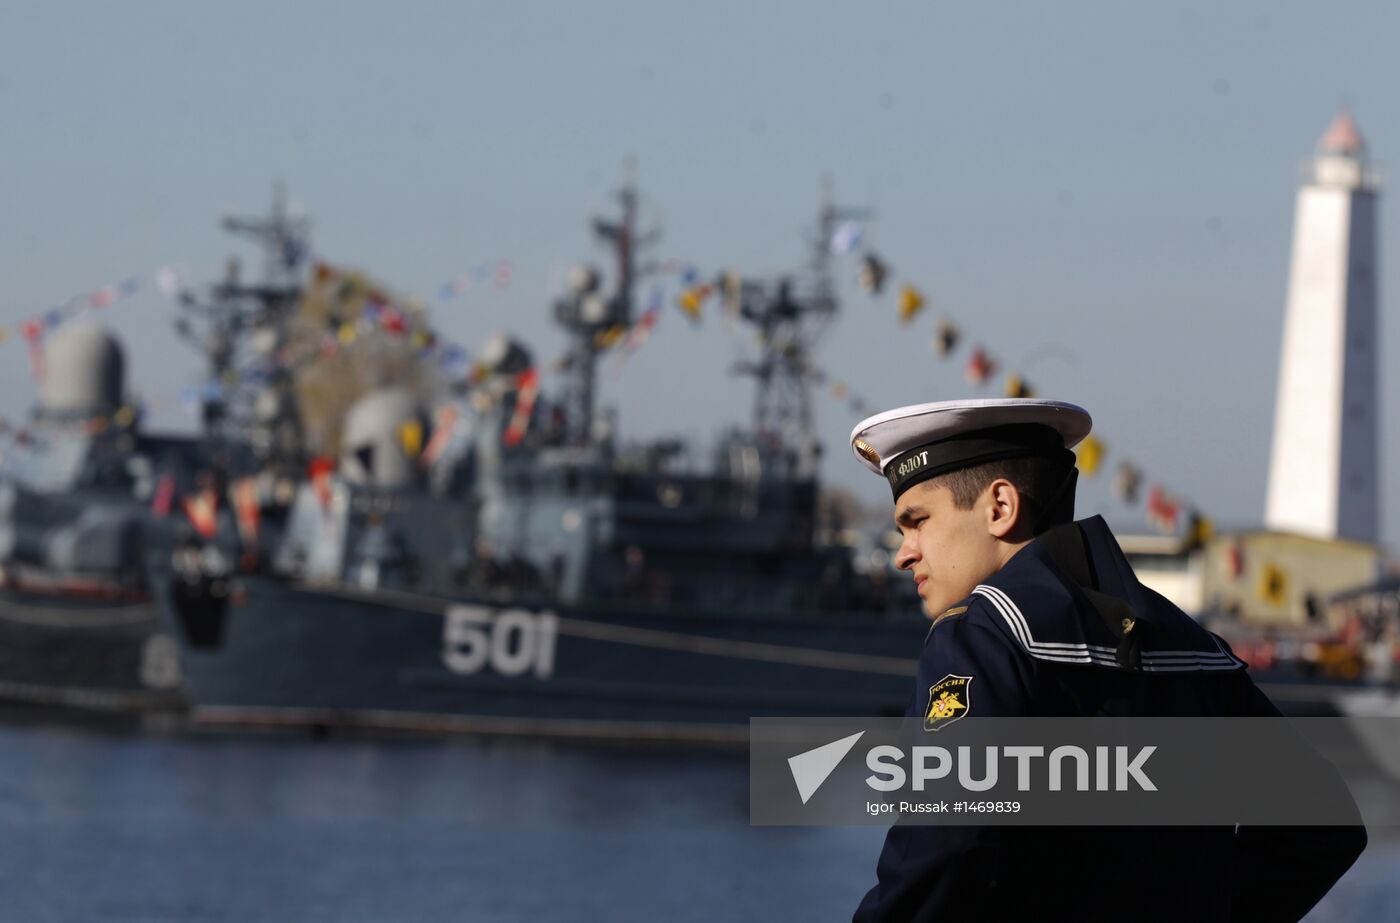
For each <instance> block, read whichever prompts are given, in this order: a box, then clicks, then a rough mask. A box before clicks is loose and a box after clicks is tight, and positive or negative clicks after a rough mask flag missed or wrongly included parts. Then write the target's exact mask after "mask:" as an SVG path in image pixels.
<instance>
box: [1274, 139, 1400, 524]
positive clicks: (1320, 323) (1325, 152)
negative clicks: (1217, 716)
mask: <svg viewBox="0 0 1400 923" xmlns="http://www.w3.org/2000/svg"><path fill="white" fill-rule="evenodd" d="M1378 192H1379V184H1378V182H1377V180H1376V177H1375V175H1374V174H1373V173H1372V171H1371V169H1370V166H1369V163H1368V159H1367V154H1366V143H1365V141H1363V140H1362V138H1361V133H1360V132H1359V131H1358V130H1357V128H1356V123H1355V122H1354V121H1353V120H1352V118H1351V116H1350V115H1349V114H1348V113H1346V112H1343V113H1341V114H1340V115H1338V116H1337V118H1336V119H1335V120H1334V121H1333V122H1332V126H1331V127H1330V128H1328V129H1327V133H1326V134H1324V135H1323V136H1322V140H1321V141H1320V142H1319V143H1318V149H1317V156H1316V158H1314V159H1313V160H1312V161H1311V162H1310V163H1309V165H1308V174H1307V177H1306V179H1305V180H1304V182H1303V185H1302V188H1300V189H1299V190H1298V205H1297V211H1296V215H1295V217H1294V225H1293V263H1292V267H1291V269H1290V272H1289V279H1288V309H1287V310H1288V313H1287V318H1286V320H1285V322H1284V329H1283V359H1282V363H1281V365H1280V368H1279V379H1278V403H1277V405H1276V406H1275V411H1274V444H1273V454H1272V457H1271V458H1270V462H1269V489H1268V500H1267V506H1266V510H1265V514H1264V518H1265V523H1266V525H1267V526H1268V527H1269V528H1271V529H1277V530H1280V531H1287V532H1296V533H1301V534H1304V535H1311V536H1315V537H1318V538H1329V539H1330V538H1347V539H1358V540H1361V541H1366V542H1374V541H1376V538H1377V521H1378V507H1379V503H1380V483H1379V482H1380V469H1379V462H1378V444H1379V440H1378V438H1377V436H1378V433H1377V427H1378V424H1379V417H1380V413H1379V411H1380V407H1379V405H1378V393H1377V388H1376V350H1377V348H1378V347H1377V329H1376V303H1377V291H1376V278H1377V267H1376V199H1377V194H1378Z"/></svg>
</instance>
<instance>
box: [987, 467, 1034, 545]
mask: <svg viewBox="0 0 1400 923" xmlns="http://www.w3.org/2000/svg"><path fill="white" fill-rule="evenodd" d="M983 496H984V497H985V498H986V507H985V515H986V519H987V532H988V533H989V534H991V535H992V536H993V537H994V538H1007V537H1008V536H1010V534H1011V532H1012V530H1013V529H1015V528H1016V526H1017V525H1018V524H1019V523H1020V520H1021V513H1022V512H1023V509H1024V508H1023V507H1022V505H1021V492H1020V491H1019V490H1017V489H1016V485H1015V484H1013V483H1011V482H1010V481H1008V480H1007V479H1006V478H997V479H996V480H994V481H992V483H990V484H988V485H987V489H986V491H985V492H984V493H983Z"/></svg>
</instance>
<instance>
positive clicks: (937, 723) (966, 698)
mask: <svg viewBox="0 0 1400 923" xmlns="http://www.w3.org/2000/svg"><path fill="white" fill-rule="evenodd" d="M971 689H972V677H971V676H959V675H957V674H956V673H949V674H948V675H947V676H945V677H943V678H942V679H940V680H939V681H938V682H936V683H934V684H933V685H932V686H929V687H928V708H926V709H924V730H925V731H938V730H942V729H943V728H944V727H946V726H947V725H949V724H952V723H953V722H954V721H957V720H959V719H960V718H966V717H967V713H968V712H969V711H971V709H972V696H971V694H970V693H971Z"/></svg>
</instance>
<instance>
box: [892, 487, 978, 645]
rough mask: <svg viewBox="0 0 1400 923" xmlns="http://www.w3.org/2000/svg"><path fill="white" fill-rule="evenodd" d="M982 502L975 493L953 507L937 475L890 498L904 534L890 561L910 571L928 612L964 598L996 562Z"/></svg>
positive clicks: (933, 614) (933, 615) (934, 613)
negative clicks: (967, 504) (968, 505)
mask: <svg viewBox="0 0 1400 923" xmlns="http://www.w3.org/2000/svg"><path fill="white" fill-rule="evenodd" d="M982 506H983V503H982V501H981V500H980V499H979V501H978V502H977V503H975V504H974V505H973V507H972V509H970V510H960V509H958V508H957V506H956V505H955V504H954V503H953V494H952V492H951V491H950V490H948V488H947V487H943V486H941V485H939V484H938V483H937V481H936V480H934V481H925V482H924V483H922V484H915V485H914V486H913V487H911V488H909V489H908V490H906V491H905V492H904V493H903V494H901V495H900V497H899V500H898V501H897V502H896V503H895V509H894V518H895V524H896V525H897V526H899V531H900V534H901V535H903V537H904V541H903V542H902V543H901V544H900V546H899V551H897V552H896V553H895V565H896V566H897V567H899V569H900V570H907V571H909V572H910V573H911V574H912V575H913V577H914V581H915V583H916V585H917V586H918V591H919V598H920V599H921V600H923V607H924V612H925V614H927V615H928V616H929V618H936V617H937V616H938V615H939V614H941V613H943V612H945V611H946V610H947V609H948V608H949V607H950V606H952V605H954V604H955V603H957V602H958V601H959V600H962V599H965V598H966V597H967V596H969V595H970V594H971V593H972V588H973V587H975V586H977V584H979V583H981V582H982V581H983V580H985V579H987V578H988V577H990V576H991V575H992V574H994V573H996V571H997V569H998V568H999V567H1000V566H1001V560H1000V558H999V557H998V555H997V551H998V548H997V540H996V538H995V537H994V536H992V535H990V534H988V531H987V527H986V524H985V520H986V512H985V510H982V509H981V507H982Z"/></svg>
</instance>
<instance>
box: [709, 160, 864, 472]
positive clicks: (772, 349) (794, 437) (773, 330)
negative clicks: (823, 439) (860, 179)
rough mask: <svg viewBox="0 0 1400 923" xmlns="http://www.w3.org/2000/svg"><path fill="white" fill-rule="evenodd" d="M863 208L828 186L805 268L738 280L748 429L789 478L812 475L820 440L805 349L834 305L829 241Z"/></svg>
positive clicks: (858, 217) (819, 333)
mask: <svg viewBox="0 0 1400 923" xmlns="http://www.w3.org/2000/svg"><path fill="white" fill-rule="evenodd" d="M871 215H872V212H871V211H870V210H869V209H866V208H852V207H847V206H838V205H834V204H832V203H831V199H830V190H829V188H828V189H827V190H826V191H825V193H824V194H823V197H822V206H821V209H820V211H819V212H818V215H817V226H816V229H815V230H816V233H815V237H813V238H811V239H810V241H809V244H810V247H811V253H810V256H809V258H808V263H807V267H806V272H805V273H804V274H803V275H801V276H799V277H798V278H796V279H794V278H791V277H784V278H782V279H780V280H778V282H777V284H776V285H774V286H763V285H757V284H753V283H749V282H743V283H741V284H740V294H739V316H740V317H741V318H743V319H744V320H746V321H748V322H749V323H751V324H753V325H754V326H755V327H757V328H758V342H759V347H760V349H761V353H760V355H759V358H758V359H757V360H756V361H754V362H741V363H739V364H738V365H736V366H735V371H737V372H739V373H740V374H744V375H751V376H753V378H754V379H755V382H756V385H757V387H756V389H755V393H754V412H753V416H754V430H755V432H756V433H757V434H758V436H759V437H760V439H762V440H764V442H765V443H766V445H767V448H768V451H769V453H770V458H772V460H773V461H774V462H776V464H769V465H765V467H766V468H767V469H768V471H769V472H770V473H772V474H774V475H784V476H790V477H793V478H797V479H803V478H811V477H814V476H815V475H816V470H817V462H818V456H819V450H820V446H819V443H818V441H817V439H816V436H815V434H814V427H813V420H812V398H811V392H810V389H809V387H808V384H809V382H810V380H811V379H812V376H813V368H812V362H811V356H812V351H813V349H814V348H815V346H816V344H817V342H818V341H819V340H820V339H821V337H822V335H823V334H824V333H825V332H826V328H827V327H828V326H829V325H830V323H831V321H832V319H833V318H834V317H835V315H836V311H837V299H836V285H835V282H834V281H833V280H832V276H831V241H832V237H833V235H834V234H835V233H836V230H837V228H838V227H839V226H840V225H841V224H842V223H843V222H848V221H863V220H867V219H868V218H869V217H871Z"/></svg>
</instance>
